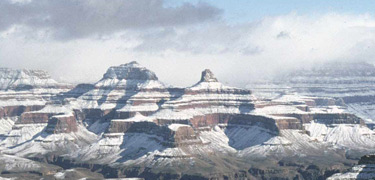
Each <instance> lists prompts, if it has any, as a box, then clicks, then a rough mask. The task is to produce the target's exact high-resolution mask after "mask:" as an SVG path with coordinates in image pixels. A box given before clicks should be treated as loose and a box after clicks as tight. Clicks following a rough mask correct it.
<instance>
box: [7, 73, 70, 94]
mask: <svg viewBox="0 0 375 180" xmlns="http://www.w3.org/2000/svg"><path fill="white" fill-rule="evenodd" d="M62 86H67V85H66V84H62V83H58V82H56V81H55V80H53V79H52V78H51V76H50V75H49V74H48V72H46V71H43V70H27V69H22V70H21V69H9V68H0V90H29V89H33V88H56V87H62Z"/></svg>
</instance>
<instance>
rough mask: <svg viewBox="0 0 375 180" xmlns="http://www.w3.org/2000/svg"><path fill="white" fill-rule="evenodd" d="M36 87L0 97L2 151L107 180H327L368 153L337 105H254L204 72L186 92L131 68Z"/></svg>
mask: <svg viewBox="0 0 375 180" xmlns="http://www.w3.org/2000/svg"><path fill="white" fill-rule="evenodd" d="M343 73H344V72H343ZM344 74H345V73H344ZM341 75H342V73H341V74H340V75H338V76H340V77H341ZM348 75H352V73H349V74H348ZM359 75H363V74H359ZM369 76H370V75H369ZM45 77H48V76H45ZM39 79H43V78H42V76H41V77H40V78H39ZM44 79H46V78H44ZM47 79H48V78H47ZM46 82H49V81H46ZM43 84H44V83H41V85H40V84H39V85H37V84H36V85H35V86H34V88H29V89H22V90H20V89H17V90H14V89H10V88H8V89H3V90H1V91H0V94H1V97H0V98H2V99H3V100H4V101H2V102H1V103H4V106H2V109H1V110H0V116H1V117H2V119H1V120H0V123H1V128H0V133H2V134H1V137H0V152H1V153H3V154H8V155H12V156H18V157H22V158H30V159H33V160H39V161H43V162H48V163H53V164H55V165H58V166H61V167H67V166H69V167H86V168H89V169H91V170H93V171H96V172H100V173H102V174H103V175H104V176H105V177H142V178H146V179H155V178H156V179H157V178H160V179H184V178H185V179H189V178H190V179H194V178H216V179H225V178H232V179H235V178H239V179H241V178H255V179H273V178H279V177H286V178H287V179H317V178H322V179H324V178H327V177H328V176H330V175H332V174H334V173H337V172H342V171H344V170H345V169H346V168H348V167H349V166H350V165H352V164H353V163H354V161H353V160H352V159H355V158H359V157H360V156H361V155H363V154H369V153H372V151H373V149H375V133H374V131H373V130H371V129H370V128H368V127H367V125H366V124H365V120H364V119H363V118H361V116H357V115H354V114H352V113H351V112H350V110H348V109H347V107H346V106H345V103H344V102H343V101H342V100H340V99H338V98H337V97H330V96H324V97H321V96H308V95H301V94H299V93H295V92H286V93H282V94H279V95H278V96H275V97H272V98H262V97H256V96H254V94H253V93H252V91H250V90H249V89H241V88H235V87H230V86H227V85H224V84H222V83H221V82H220V81H219V80H218V79H217V78H215V75H214V74H213V72H211V71H210V70H208V69H206V70H204V71H203V72H202V74H201V79H200V80H199V81H198V82H197V83H196V84H194V85H192V86H190V87H187V88H175V87H171V86H166V85H164V83H162V82H160V81H159V80H158V78H157V76H156V75H155V73H154V72H152V71H150V70H148V69H147V68H145V67H143V66H141V65H139V64H138V63H136V62H130V63H127V64H123V65H119V66H113V67H110V68H109V69H108V70H107V72H105V73H104V75H103V78H102V79H100V80H99V81H98V82H96V83H94V84H80V85H77V86H75V87H71V88H69V86H62V85H55V86H52V85H49V83H45V86H43ZM55 84H59V83H55ZM37 92H38V93H37ZM47 92H48V93H47ZM12 93H13V94H12ZM14 93H18V94H14ZM20 94H22V96H20V97H21V98H17V97H18V96H19V95H20ZM31 94H32V95H31ZM33 98H34V99H33ZM14 102H16V103H14ZM31 102H33V103H31ZM0 168H1V166H0ZM55 173H56V172H55Z"/></svg>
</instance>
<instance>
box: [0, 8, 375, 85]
mask: <svg viewBox="0 0 375 180" xmlns="http://www.w3.org/2000/svg"><path fill="white" fill-rule="evenodd" d="M72 2H73V1H72ZM155 2H157V3H159V5H160V3H162V1H155ZM159 5H157V6H156V7H157V8H159V10H160V8H161V10H160V11H164V10H163V7H162V6H159ZM184 6H186V7H189V8H190V9H189V8H187V9H189V12H190V11H198V10H199V12H200V11H201V10H202V9H201V8H203V9H204V8H209V9H212V13H211V14H210V13H209V14H208V15H207V14H204V15H202V17H206V18H203V19H204V21H203V20H202V23H199V22H196V21H195V20H196V19H197V17H195V18H194V16H193V17H192V18H190V19H188V20H186V23H183V24H179V23H178V22H176V21H174V20H171V19H168V18H166V19H167V20H165V21H166V22H168V23H167V25H165V24H163V22H164V21H161V22H158V23H156V22H155V23H154V26H152V27H145V26H146V24H143V23H140V26H139V27H132V28H127V27H118V26H115V27H116V28H115V29H112V30H108V29H105V31H104V30H103V29H99V30H98V31H96V30H93V29H90V27H93V28H95V27H96V25H89V26H88V28H87V27H86V28H84V29H85V31H84V33H83V34H82V33H78V34H77V33H76V32H75V31H74V28H71V27H66V29H65V30H64V31H65V32H69V33H70V35H71V36H69V37H70V38H67V39H63V40H61V36H58V37H55V34H56V32H59V31H58V29H59V28H58V26H55V25H53V26H52V25H48V24H47V25H45V24H44V25H43V26H41V27H39V26H38V27H36V26H35V25H32V24H31V25H30V22H27V23H23V22H18V21H17V23H9V22H7V23H8V24H7V27H6V28H3V30H2V31H1V32H0V65H1V66H5V67H13V68H34V69H35V68H37V69H45V70H48V71H50V72H51V74H52V75H53V77H55V79H57V80H64V81H70V82H85V81H90V82H93V81H96V80H98V79H100V78H101V76H102V74H103V73H104V72H105V70H106V69H107V68H108V67H109V66H111V65H118V64H122V63H127V62H130V61H133V60H136V61H138V62H140V63H141V64H143V65H144V66H146V67H148V68H150V69H151V70H153V71H155V72H156V74H157V75H158V76H159V79H161V80H162V81H164V82H166V83H169V84H172V85H181V86H188V85H192V84H193V83H195V82H196V81H198V80H199V76H200V72H201V71H202V70H203V69H205V68H210V69H212V70H213V72H214V73H215V74H216V75H217V76H218V78H219V80H221V81H222V82H224V83H226V82H227V83H229V84H232V85H239V86H241V85H246V84H247V83H248V82H249V81H250V80H254V79H256V78H258V77H264V76H267V75H273V74H275V73H276V72H280V71H284V70H288V69H289V68H292V67H298V66H307V65H309V64H312V63H323V62H326V61H340V60H343V61H370V62H373V61H374V57H375V17H373V16H371V15H367V14H363V15H350V14H336V13H331V14H324V15H298V14H294V13H291V14H288V15H283V16H276V17H265V18H263V19H260V20H258V21H256V22H249V23H242V24H237V25H228V23H226V22H224V21H222V20H220V19H217V18H215V17H217V13H216V12H219V10H216V9H215V8H214V7H210V6H209V5H197V6H196V5H189V4H186V5H184ZM151 8H152V7H151ZM181 9H184V7H180V9H179V8H177V10H178V12H179V13H180V12H181V11H182V13H185V12H184V10H181ZM192 9H193V10H192ZM177 10H174V11H173V12H175V11H177ZM202 11H204V10H202ZM108 16H111V15H108ZM167 16H168V15H167ZM145 17H147V15H145ZM106 18H109V17H106ZM198 19H199V18H198ZM0 20H1V19H0ZM92 21H95V20H92ZM118 21H121V19H119V20H118ZM3 23H4V22H3ZM55 24H56V22H55ZM63 26H64V27H65V25H63ZM72 27H74V26H72ZM86 30H87V32H86ZM51 31H52V33H51ZM80 32H81V31H80Z"/></svg>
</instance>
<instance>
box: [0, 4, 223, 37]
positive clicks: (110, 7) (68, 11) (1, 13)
mask: <svg viewBox="0 0 375 180" xmlns="http://www.w3.org/2000/svg"><path fill="white" fill-rule="evenodd" d="M220 14H221V10H219V9H218V8H215V7H213V6H210V5H208V4H206V3H197V4H189V3H184V4H182V5H180V6H177V7H165V6H164V4H163V0H63V1H62V0H31V1H25V2H22V1H21V2H14V1H10V0H2V1H0V31H4V30H6V29H9V28H10V27H12V26H16V25H21V26H27V27H30V28H33V29H34V30H36V31H38V30H44V31H45V32H47V33H49V34H50V35H51V36H52V37H53V38H55V39H59V40H65V39H76V38H82V37H87V36H90V35H94V34H95V35H107V34H111V33H115V32H118V31H124V30H129V29H135V30H136V29H143V30H144V29H147V28H154V27H175V26H183V25H189V24H195V23H202V22H205V21H208V20H213V19H217V18H218V17H219V15H220Z"/></svg>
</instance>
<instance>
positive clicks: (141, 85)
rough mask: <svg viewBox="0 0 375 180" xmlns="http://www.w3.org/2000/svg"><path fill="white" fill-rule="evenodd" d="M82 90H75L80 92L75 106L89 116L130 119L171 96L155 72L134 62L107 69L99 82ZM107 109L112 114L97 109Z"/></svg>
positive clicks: (156, 107)
mask: <svg viewBox="0 0 375 180" xmlns="http://www.w3.org/2000/svg"><path fill="white" fill-rule="evenodd" d="M85 87H86V86H85ZM85 87H83V88H85ZM85 89H86V90H82V91H80V90H79V89H78V90H77V91H76V92H78V93H80V92H82V94H81V95H78V96H79V97H78V98H77V104H78V107H80V109H86V110H84V111H85V112H90V113H85V114H86V115H88V116H91V115H90V114H91V112H93V113H94V116H96V115H97V113H99V114H106V117H107V119H111V118H121V119H124V118H129V117H132V116H134V115H135V114H136V113H137V112H139V113H141V114H143V115H146V116H147V115H149V114H151V113H153V112H155V111H157V110H158V109H159V105H160V103H161V102H163V101H165V100H168V99H170V97H171V93H170V92H169V90H168V89H167V87H166V86H165V85H164V84H163V83H162V82H160V81H159V80H158V78H157V76H156V75H155V73H154V72H152V71H150V70H148V69H147V68H145V67H143V66H141V65H139V64H138V63H137V62H135V61H133V62H130V63H127V64H122V65H119V66H112V67H110V68H108V70H107V72H106V73H105V74H104V75H103V78H102V79H101V80H100V81H98V82H97V83H96V84H94V85H93V86H92V87H90V86H88V87H87V88H85ZM108 110H110V112H112V113H111V115H108V114H107V113H102V112H98V111H103V112H104V111H106V112H107V111H108ZM115 111H116V112H115ZM108 112H109V111H108ZM113 112H115V113H113Z"/></svg>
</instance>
